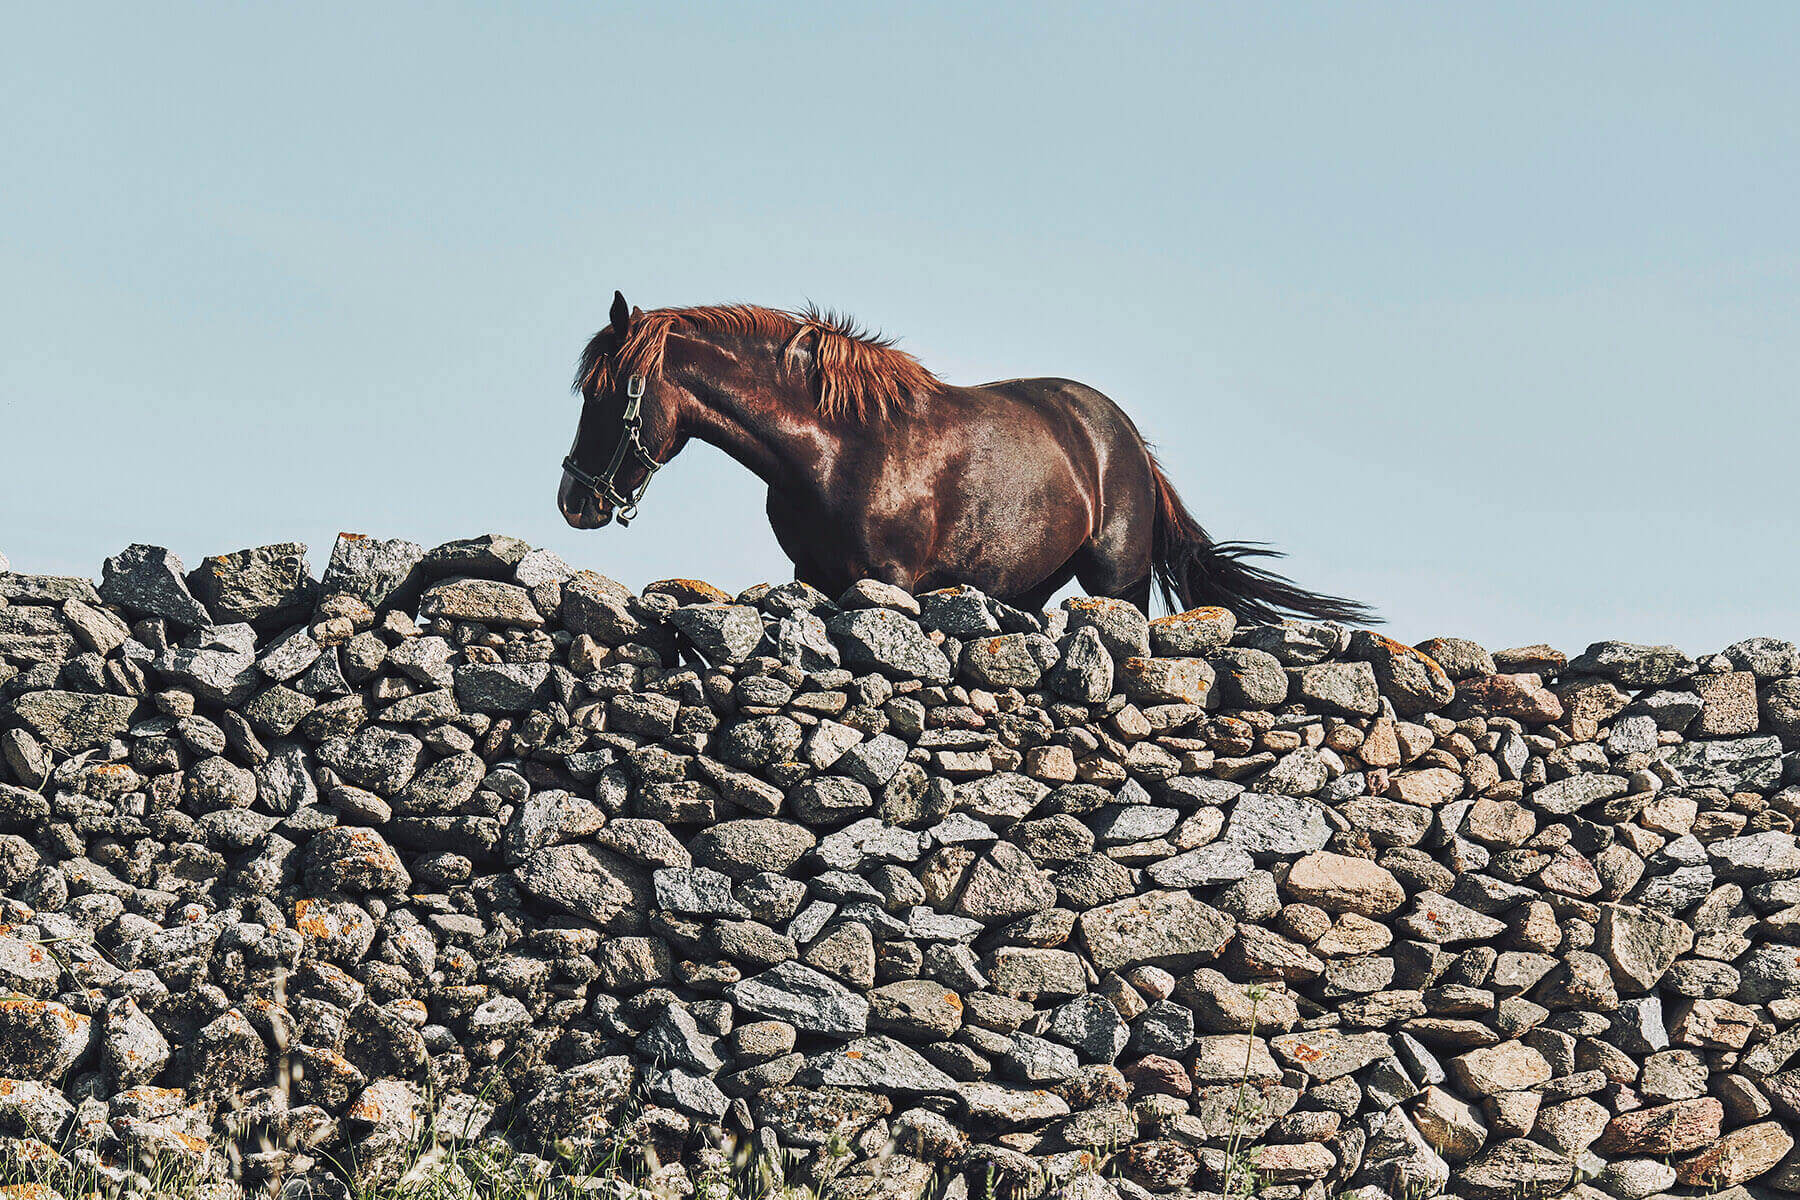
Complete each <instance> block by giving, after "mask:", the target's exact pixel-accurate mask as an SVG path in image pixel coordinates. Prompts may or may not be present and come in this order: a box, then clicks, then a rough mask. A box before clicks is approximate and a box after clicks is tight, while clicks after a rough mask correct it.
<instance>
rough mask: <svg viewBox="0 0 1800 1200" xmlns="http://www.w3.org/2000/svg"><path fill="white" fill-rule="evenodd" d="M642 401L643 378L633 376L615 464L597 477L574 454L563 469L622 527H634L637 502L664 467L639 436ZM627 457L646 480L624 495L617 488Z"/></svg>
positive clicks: (607, 465) (642, 424)
mask: <svg viewBox="0 0 1800 1200" xmlns="http://www.w3.org/2000/svg"><path fill="white" fill-rule="evenodd" d="M643 402H644V377H643V376H642V375H633V376H631V377H630V378H629V379H627V380H626V381H625V423H624V426H623V428H621V429H620V431H619V444H618V445H617V446H616V447H614V449H613V455H612V461H611V462H609V463H607V464H606V470H604V471H602V472H600V474H598V475H589V474H588V473H587V472H586V471H584V470H582V469H581V464H579V463H577V462H576V461H575V455H574V453H573V452H571V453H569V454H568V455H567V456H565V457H564V458H563V464H562V465H563V470H564V471H566V472H568V474H569V477H570V478H572V479H574V480H575V482H576V483H579V484H580V485H581V486H582V487H584V488H586V489H587V490H588V491H590V492H592V493H593V494H594V498H595V499H596V500H602V501H605V502H606V503H607V504H610V505H611V506H612V508H613V514H614V515H615V516H617V517H618V518H619V524H621V525H629V524H631V522H632V520H633V519H634V518H635V517H636V516H637V510H638V502H639V501H640V500H642V499H643V498H644V493H645V492H647V491H649V490H650V477H651V476H652V475H655V474H656V472H657V468H659V467H661V466H662V464H661V463H659V462H657V461H656V460H655V459H654V458H652V457H650V452H649V451H648V450H646V449H644V442H643V439H642V437H641V436H640V435H641V434H642V433H643V432H644V417H643V412H642V409H643ZM589 403H592V401H590V402H589ZM627 454H629V455H631V456H632V458H634V459H635V460H636V465H637V466H640V467H642V468H643V469H644V479H643V482H642V483H640V484H638V485H637V487H636V488H634V489H632V490H631V491H629V492H621V491H620V490H619V487H618V478H619V468H620V467H622V466H624V465H625V456H626V455H627Z"/></svg>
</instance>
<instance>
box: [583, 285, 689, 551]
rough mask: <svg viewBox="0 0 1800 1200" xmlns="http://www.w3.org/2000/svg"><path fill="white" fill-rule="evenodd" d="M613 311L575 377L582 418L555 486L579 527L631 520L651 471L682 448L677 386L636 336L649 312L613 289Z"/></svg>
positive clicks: (642, 340) (622, 522) (595, 337)
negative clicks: (648, 357) (674, 388)
mask: <svg viewBox="0 0 1800 1200" xmlns="http://www.w3.org/2000/svg"><path fill="white" fill-rule="evenodd" d="M609 316H610V318H611V323H610V324H609V325H608V326H607V327H606V328H605V329H602V330H601V331H600V332H599V333H597V334H595V335H594V338H593V340H592V341H590V342H589V343H588V347H587V350H586V352H585V353H584V354H583V355H582V358H581V366H580V368H579V370H578V371H577V373H576V376H575V389H574V390H575V391H576V393H577V394H579V395H580V396H581V399H582V404H581V419H580V421H579V423H578V424H577V425H576V427H575V442H574V444H573V445H572V446H570V447H569V453H568V456H567V457H566V458H564V459H563V474H562V482H561V483H560V484H559V485H558V487H557V489H556V505H557V507H558V508H560V509H561V510H562V514H563V519H564V520H565V521H567V522H568V523H569V524H570V525H573V526H574V527H575V528H577V529H599V528H600V527H601V526H603V525H607V524H610V523H611V522H612V520H613V518H614V517H615V516H616V517H618V519H619V524H621V525H629V524H630V523H631V520H632V518H633V517H635V516H637V506H638V502H639V501H640V500H642V499H643V498H644V492H645V490H646V489H648V488H649V486H650V477H651V476H652V475H654V474H656V471H657V469H658V468H659V467H661V466H662V465H663V464H664V463H666V462H668V460H669V459H670V458H672V457H674V454H675V451H676V450H677V449H679V448H680V447H679V444H678V441H677V437H676V429H675V417H674V409H675V405H674V403H673V400H674V395H673V392H672V385H670V384H669V383H668V382H667V381H666V380H665V379H664V378H663V376H662V372H661V370H660V366H661V363H660V362H659V361H655V362H652V361H646V356H645V355H644V354H643V349H644V339H643V338H642V337H639V336H636V335H637V334H639V333H640V332H642V331H641V330H640V329H639V328H638V327H639V326H641V325H642V324H643V316H644V314H643V312H642V311H640V310H638V309H635V308H631V307H630V306H629V305H627V304H626V303H625V296H624V294H623V293H620V292H614V293H613V303H612V312H611V313H610V314H609Z"/></svg>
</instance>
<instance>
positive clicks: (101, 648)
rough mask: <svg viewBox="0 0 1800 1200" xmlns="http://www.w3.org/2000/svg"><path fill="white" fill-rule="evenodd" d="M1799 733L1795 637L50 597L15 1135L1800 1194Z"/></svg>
mask: <svg viewBox="0 0 1800 1200" xmlns="http://www.w3.org/2000/svg"><path fill="white" fill-rule="evenodd" d="M1796 746H1800V654H1797V653H1796V650H1795V648H1794V646H1792V645H1790V644H1788V643H1786V642H1779V641H1774V640H1770V639H1760V638H1759V639H1751V640H1748V641H1744V642H1740V643H1738V644H1737V645H1734V646H1731V647H1729V648H1727V649H1726V650H1725V651H1724V652H1723V653H1720V654H1714V655H1710V656H1707V657H1704V658H1700V659H1698V660H1696V659H1693V658H1690V657H1688V656H1687V655H1685V654H1683V653H1681V652H1680V651H1678V650H1675V649H1673V648H1671V647H1666V646H1639V645H1629V644H1624V643H1617V642H1606V643H1600V644H1597V645H1594V646H1590V647H1588V648H1587V650H1586V652H1585V653H1582V654H1580V655H1578V656H1576V657H1574V658H1566V657H1565V656H1564V655H1563V654H1562V653H1560V652H1558V651H1556V650H1553V649H1551V648H1549V647H1545V646H1531V647H1524V648H1519V649H1512V650H1505V651H1498V652H1490V651H1489V650H1486V649H1484V648H1482V647H1481V646H1478V645H1475V644H1474V643H1472V642H1468V641H1461V640H1456V639H1452V638H1438V639H1434V640H1432V641H1429V642H1425V643H1422V644H1420V645H1419V646H1418V647H1417V648H1412V647H1407V646H1404V645H1400V644H1398V643H1396V642H1393V641H1390V640H1388V639H1386V638H1383V637H1381V636H1379V635H1377V634H1373V633H1369V632H1365V631H1350V630H1346V629H1342V628H1340V627H1338V626H1335V625H1330V624H1317V623H1304V622H1296V623H1290V624H1285V625H1280V626H1265V627H1249V628H1246V627H1239V626H1238V625H1237V624H1236V622H1235V621H1234V620H1233V618H1232V615H1231V614H1230V613H1228V612H1225V611H1223V610H1219V609H1201V610H1197V611H1194V612H1190V613H1183V614H1180V615H1176V616H1170V617H1164V618H1160V619H1157V620H1154V621H1149V622H1146V621H1145V619H1144V618H1143V617H1142V616H1141V615H1139V614H1138V613H1137V612H1136V611H1135V610H1133V609H1131V608H1130V607H1129V606H1126V605H1124V604H1121V603H1119V602H1116V601H1110V600H1094V599H1077V600H1071V601H1069V602H1068V603H1067V604H1065V605H1064V606H1063V607H1062V608H1061V609H1059V610H1057V611H1054V612H1050V613H1044V614H1037V613H1025V612H1019V611H1017V610H1014V609H1011V608H1008V607H1007V606H1005V605H1003V604H1000V603H997V602H995V601H992V600H990V599H988V598H986V597H984V596H982V595H980V594H978V593H976V592H973V591H968V590H955V591H945V592H938V593H932V594H929V595H923V596H919V597H916V598H915V597H913V596H910V595H907V594H905V593H902V592H899V591H897V590H895V589H892V588H889V587H885V586H881V585H876V584H863V585H859V586H858V587H856V588H854V589H852V590H851V591H850V592H849V593H848V594H846V595H844V596H841V597H835V598H831V597H826V596H823V595H821V594H819V593H818V592H816V591H814V590H812V589H810V588H808V587H806V586H804V585H801V584H784V585H781V586H778V587H758V588H753V589H751V590H750V591H748V592H745V593H744V594H742V595H740V596H737V597H735V598H733V597H727V596H725V595H724V594H722V593H720V592H719V591H717V589H714V588H712V587H710V586H708V585H706V584H704V583H698V582H694V581H687V580H673V581H666V582H663V583H659V584H653V585H651V586H650V587H648V588H646V589H645V590H644V592H643V593H642V594H641V595H634V594H632V593H631V592H630V591H629V590H627V589H626V588H625V587H623V586H621V585H620V584H618V583H615V582H613V581H612V580H610V579H607V578H605V577H603V576H601V575H598V574H595V573H592V572H588V571H575V570H572V569H571V568H570V567H568V566H567V565H565V564H564V563H563V562H561V561H560V560H558V559H557V558H556V557H555V556H554V555H551V554H549V553H546V552H543V551H534V550H531V549H530V548H529V547H527V546H525V545H523V544H521V543H519V542H516V541H514V540H511V539H507V538H500V537H485V538H477V539H472V540H469V541H465V542H458V543H452V544H450V545H446V546H440V547H438V548H436V549H434V550H430V551H425V550H423V549H422V548H420V547H418V546H414V545H411V544H408V543H405V542H400V541H382V540H376V539H369V538H361V537H353V536H350V535H345V536H344V537H342V538H341V539H340V540H339V541H338V543H337V545H336V546H335V548H334V549H333V551H332V554H331V558H330V563H329V565H328V567H327V568H326V570H325V571H324V574H323V577H322V578H320V579H315V578H314V577H313V574H312V572H311V569H310V567H309V565H308V562H307V559H306V553H305V548H304V547H301V546H298V545H280V546H269V547H261V548H258V549H254V550H247V551H243V552H240V553H237V554H231V555H225V556H222V557H217V558H210V559H207V560H206V561H205V562H203V563H201V564H200V565H199V566H198V568H197V569H195V570H193V571H192V572H189V571H187V570H186V569H185V568H184V566H183V564H182V563H181V562H180V561H179V560H177V559H176V558H175V556H173V555H172V554H170V553H169V552H167V551H165V550H161V549H157V548H154V547H148V546H133V547H131V548H129V549H127V550H126V551H124V552H123V553H121V554H119V555H118V556H116V557H114V558H112V559H109V560H108V561H107V562H106V564H105V567H104V573H103V577H102V579H101V581H100V583H99V585H98V586H97V587H96V586H94V585H93V584H91V583H89V582H87V581H85V580H78V579H65V578H50V577H43V576H33V575H26V574H18V573H8V574H0V991H4V993H5V997H4V998H0V1158H5V1159H7V1161H8V1162H10V1163H12V1164H13V1165H14V1167H15V1168H18V1166H19V1164H26V1166H25V1167H24V1168H23V1169H25V1170H31V1169H34V1168H33V1167H32V1166H31V1164H40V1165H41V1169H42V1170H43V1171H45V1172H48V1171H49V1170H50V1169H51V1166H50V1164H55V1163H67V1164H73V1165H76V1166H79V1167H82V1168H84V1169H89V1170H93V1171H98V1172H100V1173H102V1174H105V1173H107V1172H113V1173H115V1174H116V1173H117V1172H119V1171H121V1170H122V1169H123V1166H124V1164H127V1163H129V1162H132V1161H145V1160H151V1159H165V1160H166V1159H171V1158H172V1159H177V1160H180V1161H181V1162H182V1163H183V1164H185V1165H186V1166H187V1167H189V1168H192V1169H194V1170H195V1171H197V1172H198V1173H199V1174H200V1175H201V1176H203V1177H204V1178H206V1179H208V1180H210V1181H211V1183H210V1184H209V1186H208V1188H207V1189H203V1190H205V1191H206V1193H207V1194H210V1195H218V1196H227V1195H233V1194H236V1193H237V1191H238V1190H239V1189H240V1188H242V1189H248V1190H251V1191H257V1190H263V1191H280V1192H281V1194H283V1195H286V1196H290V1197H300V1196H305V1195H343V1194H345V1191H344V1189H345V1186H346V1184H345V1183H344V1180H345V1179H350V1180H354V1181H355V1182H356V1183H358V1184H359V1185H373V1184H379V1183H382V1182H384V1181H391V1180H392V1179H393V1178H394V1177H395V1176H397V1175H398V1174H399V1173H400V1171H401V1170H402V1169H404V1167H405V1166H406V1164H407V1163H408V1162H409V1161H410V1158H409V1157H408V1156H409V1153H410V1148H411V1147H413V1146H415V1145H416V1143H417V1142H418V1141H419V1140H420V1138H421V1136H422V1134H421V1129H422V1127H423V1126H424V1125H425V1124H426V1123H427V1122H429V1123H430V1126H431V1133H432V1136H435V1137H436V1138H438V1139H441V1140H443V1141H444V1142H446V1143H448V1144H451V1145H457V1144H461V1145H468V1144H478V1145H479V1144H486V1145H489V1146H491V1147H494V1148H496V1149H498V1147H500V1146H501V1144H502V1143H504V1145H505V1146H506V1147H507V1148H508V1150H509V1153H511V1154H512V1156H513V1157H512V1161H513V1162H515V1163H523V1164H526V1165H527V1167H528V1168H530V1169H534V1170H537V1171H539V1172H545V1171H550V1170H552V1169H554V1167H553V1164H555V1163H559V1162H566V1161H567V1159H568V1156H570V1155H574V1156H575V1157H577V1158H579V1157H580V1156H581V1155H583V1154H584V1153H604V1152H608V1151H609V1150H610V1148H613V1147H619V1146H623V1147H625V1148H626V1149H627V1151H628V1153H627V1155H626V1159H627V1160H629V1161H630V1162H632V1163H634V1164H635V1174H634V1178H636V1180H637V1181H638V1182H639V1183H640V1184H642V1185H644V1186H646V1187H649V1188H650V1189H652V1190H655V1191H658V1192H660V1193H662V1194H666V1195H682V1194H687V1193H690V1192H692V1191H694V1190H695V1189H701V1190H705V1189H707V1188H709V1187H711V1186H713V1185H715V1184H716V1183H717V1182H718V1181H719V1180H720V1179H721V1178H724V1177H725V1176H727V1175H729V1174H731V1173H732V1172H734V1171H735V1172H736V1173H737V1174H736V1178H737V1181H738V1183H739V1184H740V1185H742V1184H744V1183H745V1181H746V1180H754V1178H756V1176H755V1172H754V1170H751V1171H749V1172H748V1173H746V1168H745V1164H746V1163H749V1164H751V1165H752V1167H754V1168H756V1169H761V1168H762V1167H765V1166H766V1167H768V1168H769V1169H771V1170H778V1171H779V1173H780V1175H781V1177H783V1178H785V1179H786V1180H788V1181H790V1182H794V1183H800V1184H805V1185H808V1186H811V1187H815V1188H819V1189H822V1190H823V1191H824V1192H825V1193H826V1194H827V1195H828V1196H830V1197H832V1198H833V1200H874V1198H887V1197H895V1198H898V1200H915V1198H916V1197H919V1196H921V1195H923V1194H925V1193H926V1192H927V1191H928V1190H929V1189H937V1190H936V1191H933V1192H932V1194H934V1195H943V1196H949V1197H952V1198H954V1197H957V1196H961V1195H965V1194H966V1193H968V1192H975V1193H978V1194H986V1193H989V1192H999V1193H1003V1194H1006V1195H1009V1196H1014V1197H1020V1198H1029V1197H1036V1196H1042V1195H1077V1196H1080V1197H1082V1198H1083V1200H1114V1198H1123V1200H1145V1198H1146V1197H1149V1196H1168V1195H1188V1194H1192V1193H1221V1192H1225V1193H1231V1194H1247V1193H1249V1192H1256V1193H1258V1194H1261V1195H1265V1196H1270V1197H1288V1198H1296V1197H1303V1198H1305V1200H1325V1198H1327V1197H1340V1196H1350V1197H1356V1198H1357V1200H1373V1198H1374V1197H1382V1196H1396V1195H1397V1196H1430V1195H1435V1194H1446V1195H1453V1196H1461V1197H1468V1198H1471V1200H1502V1198H1504V1200H1512V1198H1514V1197H1519V1196H1571V1197H1602V1196H1606V1197H1618V1198H1620V1200H1640V1198H1643V1197H1649V1196H1655V1195H1662V1194H1669V1195H1701V1194H1707V1195H1710V1194H1713V1193H1715V1192H1718V1191H1720V1190H1721V1189H1739V1190H1738V1191H1737V1192H1735V1193H1733V1194H1737V1195H1748V1196H1783V1195H1791V1194H1796V1193H1800V1156H1797V1155H1796V1154H1795V1152H1794V1135H1793V1133H1792V1128H1793V1123H1794V1121H1795V1118H1796V1116H1797V1115H1800V1070H1796V1069H1795V1068H1796V1066H1800V1061H1797V1060H1796V1052H1797V1051H1800V848H1797V847H1796V842H1795V835H1794V817H1795V814H1796V811H1797V809H1800V786H1795V785H1796V783H1800V757H1796V753H1795V747H1796ZM762 1178H764V1180H765V1181H766V1179H767V1178H768V1177H767V1176H764V1177H762Z"/></svg>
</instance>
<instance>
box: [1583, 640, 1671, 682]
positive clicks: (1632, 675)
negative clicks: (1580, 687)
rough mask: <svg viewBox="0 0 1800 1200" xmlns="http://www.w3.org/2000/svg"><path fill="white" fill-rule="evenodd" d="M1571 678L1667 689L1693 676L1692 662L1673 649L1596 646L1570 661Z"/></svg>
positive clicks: (1631, 644) (1630, 644) (1618, 644)
mask: <svg viewBox="0 0 1800 1200" xmlns="http://www.w3.org/2000/svg"><path fill="white" fill-rule="evenodd" d="M1566 670H1567V673H1568V674H1570V675H1598V676H1600V677H1601V678H1603V679H1610V680H1612V681H1613V682H1614V683H1616V684H1618V685H1620V686H1621V687H1627V688H1655V687H1666V686H1668V685H1669V684H1671V683H1673V682H1674V681H1675V680H1677V679H1683V678H1686V677H1687V676H1688V675H1691V674H1693V672H1694V660H1693V659H1691V658H1689V657H1688V656H1687V655H1685V654H1683V653H1682V652H1681V651H1680V650H1678V649H1676V648H1675V647H1674V646H1644V645H1638V644H1637V643H1634V642H1595V643H1594V644H1592V645H1591V646H1589V647H1588V648H1587V650H1585V651H1584V652H1583V653H1581V654H1580V655H1578V656H1576V657H1575V658H1572V659H1570V660H1569V665H1568V667H1567V668H1566Z"/></svg>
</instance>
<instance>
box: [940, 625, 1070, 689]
mask: <svg viewBox="0 0 1800 1200" xmlns="http://www.w3.org/2000/svg"><path fill="white" fill-rule="evenodd" d="M1059 657H1060V655H1058V654H1057V652H1056V646H1055V644H1054V643H1053V642H1051V641H1050V640H1049V639H1048V638H1046V637H1044V636H1043V635H1042V634H1037V633H1008V634H1001V635H999V636H997V637H983V638H976V639H975V640H973V641H970V642H967V643H966V644H964V646H963V652H962V673H963V675H964V676H965V677H966V678H968V679H970V680H971V681H973V682H974V683H976V684H978V685H980V686H981V687H990V688H1009V687H1016V688H1031V687H1036V686H1037V684H1038V681H1039V680H1041V679H1042V678H1043V677H1044V671H1045V669H1046V668H1047V667H1049V666H1051V665H1053V664H1054V663H1055V661H1056V660H1057V659H1058V658H1059Z"/></svg>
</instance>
